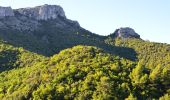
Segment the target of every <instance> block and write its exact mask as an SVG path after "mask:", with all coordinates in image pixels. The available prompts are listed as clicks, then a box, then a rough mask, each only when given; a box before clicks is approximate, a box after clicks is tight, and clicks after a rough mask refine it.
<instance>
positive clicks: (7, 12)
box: [0, 7, 14, 18]
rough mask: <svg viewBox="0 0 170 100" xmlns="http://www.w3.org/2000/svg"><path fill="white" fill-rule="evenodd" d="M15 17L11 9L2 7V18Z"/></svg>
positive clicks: (0, 9) (0, 11)
mask: <svg viewBox="0 0 170 100" xmlns="http://www.w3.org/2000/svg"><path fill="white" fill-rule="evenodd" d="M6 16H14V12H13V10H12V8H11V7H0V17H1V18H3V17H6Z"/></svg>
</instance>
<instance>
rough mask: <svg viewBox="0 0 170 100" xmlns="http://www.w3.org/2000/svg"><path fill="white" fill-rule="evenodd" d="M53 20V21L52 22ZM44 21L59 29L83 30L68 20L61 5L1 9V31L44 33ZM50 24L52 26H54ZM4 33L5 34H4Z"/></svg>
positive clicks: (75, 22) (74, 22)
mask: <svg viewBox="0 0 170 100" xmlns="http://www.w3.org/2000/svg"><path fill="white" fill-rule="evenodd" d="M51 20H53V21H51ZM44 21H46V23H50V21H51V23H52V24H53V27H54V28H56V29H58V28H60V29H68V31H70V30H75V29H77V28H81V27H80V25H79V23H78V22H77V21H73V20H70V19H67V18H66V16H65V13H64V10H63V8H62V7H60V6H59V5H47V4H45V5H41V6H36V7H27V8H19V9H12V8H11V7H0V31H1V32H2V31H4V30H8V32H9V30H11V31H19V32H22V33H23V32H24V33H32V32H33V31H42V30H43V29H44V23H43V22H44ZM52 24H50V25H52ZM3 33H4V32H3Z"/></svg>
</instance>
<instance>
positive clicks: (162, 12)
mask: <svg viewBox="0 0 170 100" xmlns="http://www.w3.org/2000/svg"><path fill="white" fill-rule="evenodd" d="M43 4H54V5H61V6H62V7H63V9H64V11H65V13H66V16H67V18H69V19H72V20H77V21H78V22H79V23H80V25H81V26H82V27H83V28H85V29H87V30H90V31H91V32H93V33H96V34H100V35H108V34H110V33H113V32H114V31H115V29H117V28H119V27H131V28H133V29H135V31H136V32H137V33H139V34H140V35H141V38H143V39H145V40H150V41H155V42H163V43H169V44H170V0H25V1H24V0H0V6H11V7H12V8H21V7H33V6H37V5H43Z"/></svg>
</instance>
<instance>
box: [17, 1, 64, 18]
mask: <svg viewBox="0 0 170 100" xmlns="http://www.w3.org/2000/svg"><path fill="white" fill-rule="evenodd" d="M17 11H18V12H19V13H20V14H22V15H25V16H27V17H30V18H35V19H37V20H48V19H56V18H58V17H59V16H60V17H64V18H65V17H66V16H65V13H64V10H63V8H62V7H60V6H58V5H47V4H45V5H42V6H37V7H33V8H21V9H17Z"/></svg>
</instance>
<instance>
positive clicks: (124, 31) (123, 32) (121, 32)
mask: <svg viewBox="0 0 170 100" xmlns="http://www.w3.org/2000/svg"><path fill="white" fill-rule="evenodd" d="M113 36H114V37H120V38H140V35H139V34H138V33H136V32H135V31H134V29H132V28H129V27H124V28H119V29H117V30H116V31H115V32H114V33H113Z"/></svg>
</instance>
